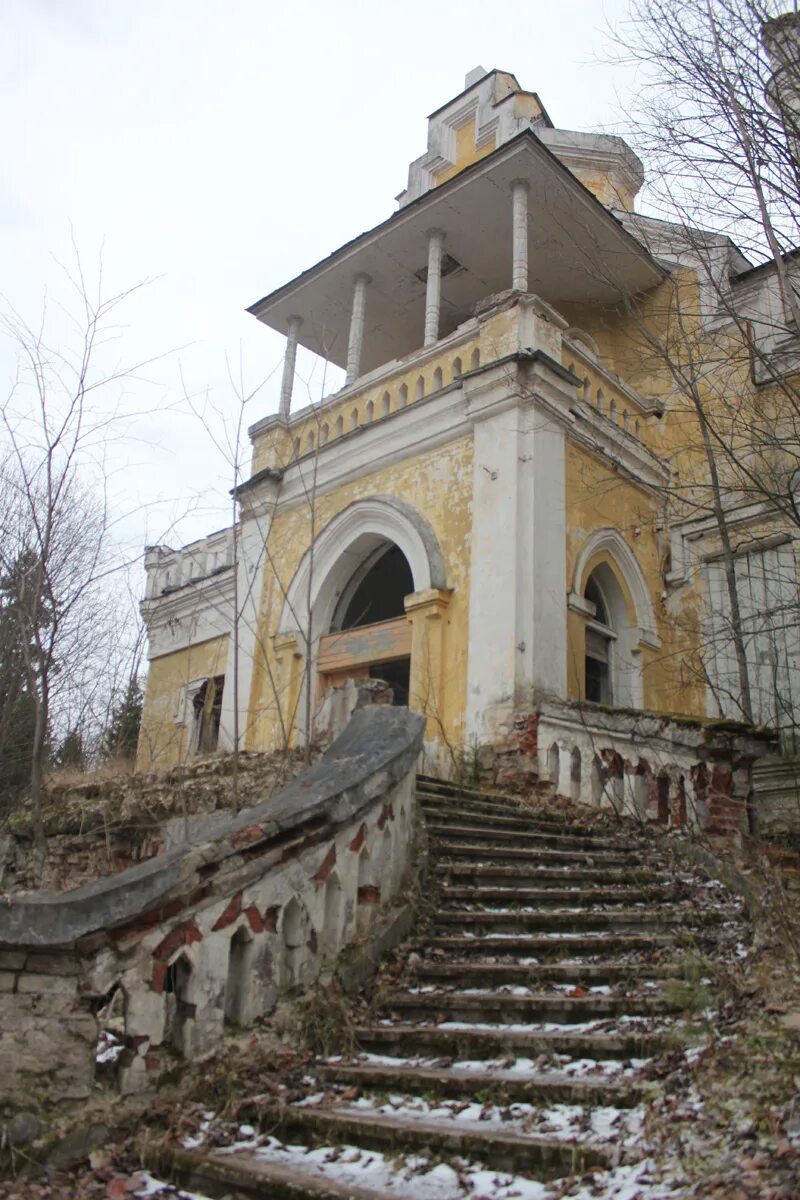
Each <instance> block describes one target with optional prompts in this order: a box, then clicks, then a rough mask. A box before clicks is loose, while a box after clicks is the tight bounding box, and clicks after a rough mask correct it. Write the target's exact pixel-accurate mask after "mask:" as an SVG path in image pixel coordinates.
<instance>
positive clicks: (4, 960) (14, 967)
mask: <svg viewBox="0 0 800 1200" xmlns="http://www.w3.org/2000/svg"><path fill="white" fill-rule="evenodd" d="M25 958H26V953H25V951H24V950H0V971H21V970H22V968H23V967H24V966H25Z"/></svg>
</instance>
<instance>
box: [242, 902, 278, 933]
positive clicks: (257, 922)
mask: <svg viewBox="0 0 800 1200" xmlns="http://www.w3.org/2000/svg"><path fill="white" fill-rule="evenodd" d="M244 915H245V916H246V917H247V924H248V925H249V926H250V928H251V929H252V931H253V933H263V932H264V928H265V926H264V922H263V920H262V918H261V913H260V912H259V911H258V909H257V908H256V906H255V904H251V905H250V906H249V907H248V908H246V909H245V910H244ZM273 932H274V930H273Z"/></svg>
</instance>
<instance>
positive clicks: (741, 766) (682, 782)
mask: <svg viewBox="0 0 800 1200" xmlns="http://www.w3.org/2000/svg"><path fill="white" fill-rule="evenodd" d="M519 724H520V733H519V738H520V751H519V753H520V755H521V756H522V769H523V770H528V769H529V766H530V762H531V760H532V759H533V758H534V757H535V760H536V763H537V769H538V773H539V777H540V778H543V779H546V780H549V781H550V782H551V783H552V784H553V785H554V786H555V789H556V791H557V792H558V793H559V794H561V795H564V796H568V797H570V798H571V799H572V800H574V801H577V802H579V803H582V804H588V805H591V806H594V807H597V806H600V807H610V808H611V807H613V808H615V809H617V811H619V812H623V813H626V814H627V815H631V816H638V817H639V818H641V819H642V820H651V821H657V822H659V823H661V824H663V825H664V826H667V827H671V828H681V827H684V826H686V827H688V828H690V829H692V830H693V831H695V832H697V831H702V832H705V833H709V834H721V835H734V836H735V835H739V834H747V833H749V832H752V830H751V820H752V793H753V765H754V763H756V762H757V761H758V760H759V759H760V758H761V757H763V756H764V755H765V754H768V753H769V752H770V750H772V749H773V748H774V745H775V739H774V737H773V736H772V735H771V734H767V733H760V732H758V731H756V730H753V729H751V728H749V727H748V726H745V725H741V724H738V723H736V722H732V721H730V722H726V721H692V720H685V719H682V718H670V717H664V716H660V715H658V714H656V713H652V712H648V711H645V710H642V711H637V710H633V709H630V710H629V709H611V708H602V707H600V706H594V705H585V704H583V705H581V704H577V703H564V702H558V701H546V702H542V703H541V704H540V705H539V707H538V710H537V712H536V713H535V714H534V715H533V717H529V718H528V719H527V720H526V719H522V718H521V719H520V722H519Z"/></svg>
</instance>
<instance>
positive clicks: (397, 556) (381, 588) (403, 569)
mask: <svg viewBox="0 0 800 1200" xmlns="http://www.w3.org/2000/svg"><path fill="white" fill-rule="evenodd" d="M413 591H414V577H413V575H412V574H411V567H410V566H409V564H408V559H407V558H406V556H405V554H403V551H402V550H401V549H400V547H399V546H395V545H393V544H392V543H384V545H382V546H379V547H378V549H377V550H376V551H374V552H373V553H372V554H371V555H369V556H368V557H367V559H366V560H365V561H364V562H363V563H362V564H361V566H360V567H359V568H358V570H357V571H355V573H354V574H353V576H352V578H351V579H350V582H349V583H348V584H347V586H346V587H345V588H343V590H342V594H341V596H340V598H339V603H338V605H337V607H336V611H335V613H334V618H333V622H332V625H331V629H332V631H340V630H344V629H357V628H359V627H360V626H362V625H375V624H377V623H378V622H379V621H391V620H393V619H394V618H395V617H402V616H404V615H405V607H404V604H403V601H404V600H405V597H406V596H409V595H411V593H412V592H413Z"/></svg>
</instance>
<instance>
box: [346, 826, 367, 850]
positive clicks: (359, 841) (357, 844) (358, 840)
mask: <svg viewBox="0 0 800 1200" xmlns="http://www.w3.org/2000/svg"><path fill="white" fill-rule="evenodd" d="M366 837H367V827H366V825H365V824H364V823H363V822H362V823H361V825H360V826H359V829H358V833H357V834H356V836H355V837H354V838H353V840H352V842H351V843H350V849H351V850H354V851H355V852H356V853H358V851H359V850H360V849H361V847H362V846H363V845H364V842H365V841H366Z"/></svg>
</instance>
